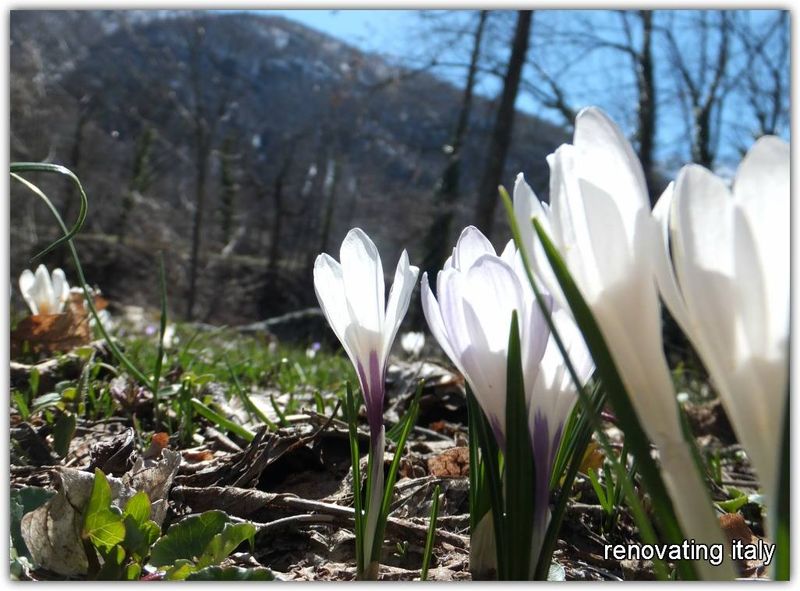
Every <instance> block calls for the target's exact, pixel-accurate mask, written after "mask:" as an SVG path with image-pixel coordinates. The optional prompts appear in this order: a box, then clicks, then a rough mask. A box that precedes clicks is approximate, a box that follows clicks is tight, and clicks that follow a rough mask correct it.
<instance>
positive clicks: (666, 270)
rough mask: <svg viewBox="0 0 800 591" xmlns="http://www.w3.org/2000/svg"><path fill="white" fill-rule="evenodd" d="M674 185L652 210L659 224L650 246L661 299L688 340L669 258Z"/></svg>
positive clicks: (688, 331) (683, 306) (684, 313)
mask: <svg viewBox="0 0 800 591" xmlns="http://www.w3.org/2000/svg"><path fill="white" fill-rule="evenodd" d="M674 188H675V183H670V184H669V185H667V188H666V189H665V190H664V192H663V193H662V194H661V197H659V199H658V201H657V202H656V205H655V207H654V208H653V218H654V219H655V221H656V222H657V223H658V224H659V232H658V238H659V239H658V240H656V241H654V242H655V243H654V244H653V246H652V249H653V251H654V257H653V259H654V260H653V263H654V270H655V273H656V282H657V283H658V288H659V291H660V292H661V297H662V298H663V299H664V303H665V304H666V305H667V308H669V311H670V313H671V314H672V316H673V318H675V321H676V322H677V323H678V325H679V326H680V327H681V329H682V330H683V332H684V333H686V335H687V336H689V338H692V337H691V326H690V324H689V318H688V311H687V310H686V303H685V302H684V301H683V294H682V293H681V290H680V287H679V286H678V280H677V277H676V276H675V271H674V269H673V264H672V257H671V256H670V219H671V216H672V209H673V207H672V206H673V198H672V196H673V194H674Z"/></svg>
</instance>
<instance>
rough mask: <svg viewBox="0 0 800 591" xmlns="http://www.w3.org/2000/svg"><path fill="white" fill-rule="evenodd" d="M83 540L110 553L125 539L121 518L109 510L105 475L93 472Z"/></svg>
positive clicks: (100, 472)
mask: <svg viewBox="0 0 800 591" xmlns="http://www.w3.org/2000/svg"><path fill="white" fill-rule="evenodd" d="M83 538H84V539H88V540H89V541H90V542H91V543H92V545H93V546H94V547H95V548H97V549H98V550H100V551H101V552H110V551H111V550H112V548H113V547H114V546H116V545H117V544H121V543H122V541H123V540H124V539H125V524H124V523H123V521H122V516H121V515H119V514H117V513H114V512H113V511H112V510H111V486H109V484H108V479H107V478H106V475H105V474H103V472H102V471H101V470H99V469H95V471H94V485H93V486H92V495H91V497H89V503H88V505H87V506H86V512H85V514H84V518H83Z"/></svg>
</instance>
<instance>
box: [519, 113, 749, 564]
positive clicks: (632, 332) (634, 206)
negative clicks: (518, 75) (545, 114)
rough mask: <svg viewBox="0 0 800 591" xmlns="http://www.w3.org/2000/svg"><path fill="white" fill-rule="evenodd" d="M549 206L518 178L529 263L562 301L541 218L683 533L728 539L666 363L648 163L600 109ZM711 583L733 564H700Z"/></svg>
mask: <svg viewBox="0 0 800 591" xmlns="http://www.w3.org/2000/svg"><path fill="white" fill-rule="evenodd" d="M548 163H549V164H550V206H549V207H547V206H545V205H543V204H541V203H540V202H539V200H538V199H537V198H536V196H535V195H534V193H533V191H532V190H531V189H530V187H528V185H527V184H526V183H525V181H524V179H523V178H522V176H521V175H520V176H519V177H518V179H517V183H516V186H515V188H514V200H515V211H516V213H517V215H518V217H519V220H520V221H519V223H520V226H521V229H522V235H523V240H524V241H525V244H526V245H527V248H528V250H529V255H530V256H531V259H532V263H533V265H534V267H535V270H536V272H537V273H538V274H540V275H541V277H542V279H543V282H544V283H545V284H546V285H547V286H548V288H549V289H550V290H551V291H552V293H553V294H554V295H555V297H556V300H557V301H560V302H562V303H563V302H564V299H563V295H562V292H561V290H560V288H559V287H558V284H557V282H556V281H555V279H554V276H553V273H552V270H551V269H550V265H549V263H548V261H547V260H546V258H545V257H544V252H543V250H542V248H541V244H540V243H539V241H538V239H535V238H534V236H533V231H532V230H531V229H530V227H529V226H530V223H529V222H528V221H527V220H528V219H530V218H531V217H535V218H537V219H539V220H540V221H541V223H542V225H543V227H544V228H545V229H546V231H547V233H548V235H549V236H550V238H551V239H552V240H553V242H554V244H555V245H556V247H557V248H558V249H559V251H560V253H561V255H562V257H563V258H564V260H565V262H566V264H567V267H568V269H569V271H570V273H571V274H572V277H573V278H574V280H575V282H576V284H577V285H578V288H579V289H580V291H581V294H582V295H583V297H584V299H585V300H586V302H587V304H588V305H589V307H590V308H591V310H592V313H593V314H594V317H595V319H596V320H597V323H598V325H599V327H600V330H601V331H602V333H603V336H604V338H605V341H606V343H607V345H608V347H609V350H610V351H611V354H612V355H613V357H614V361H615V363H616V366H617V368H618V370H619V372H620V377H621V378H622V381H623V382H624V384H625V387H626V389H627V391H628V393H629V394H630V396H631V402H632V404H633V406H634V409H635V410H636V414H637V415H638V417H639V419H640V421H641V425H642V427H643V429H644V430H645V432H646V433H647V435H648V437H649V438H650V440H651V441H652V442H653V443H654V444H655V445H656V446H657V447H658V450H659V457H660V460H661V465H662V474H663V477H664V482H665V485H666V487H667V489H668V491H669V492H670V495H671V497H672V499H673V502H674V504H675V509H676V512H677V516H678V519H679V521H680V523H681V525H682V527H683V531H684V534H686V535H687V537H689V538H694V539H696V540H697V541H698V542H704V543H722V542H723V538H722V533H721V531H720V529H719V525H718V522H717V519H716V516H715V515H714V511H713V508H712V506H711V504H710V503H709V502H705V501H704V499H708V493H707V490H706V487H705V485H704V483H703V481H702V479H701V477H700V475H699V473H698V471H697V470H696V469H695V468H694V465H695V464H694V460H693V456H692V452H691V449H690V447H689V445H688V443H687V442H686V441H685V439H684V436H683V430H682V427H681V421H680V416H679V414H678V413H679V409H678V405H677V401H676V398H675V389H674V386H673V382H672V378H671V375H670V371H669V367H668V366H667V362H666V358H665V357H664V351H663V343H662V337H661V309H660V304H659V299H658V292H657V289H656V278H655V275H656V269H655V267H656V265H657V264H658V259H659V257H660V251H661V248H660V242H659V237H658V234H659V228H658V223H657V221H656V220H655V219H654V218H653V216H652V213H651V211H650V205H649V198H648V193H647V186H646V184H645V179H644V174H643V171H642V167H641V164H640V163H639V160H638V158H637V157H636V154H635V152H634V150H633V148H632V147H631V145H630V143H629V142H628V141H627V139H626V138H625V136H624V135H623V134H622V132H621V131H620V130H619V128H618V127H617V126H616V125H615V124H614V123H613V122H612V121H611V120H610V119H609V118H608V117H607V116H606V115H605V114H604V113H602V111H600V110H599V109H596V108H589V109H584V110H583V111H581V112H580V113H579V114H578V117H577V118H576V121H575V135H574V141H573V143H572V144H565V145H562V146H560V147H559V148H558V149H557V150H556V152H555V154H551V155H550V156H549V157H548ZM696 566H697V568H698V569H699V572H700V573H701V576H703V577H704V578H719V577H721V576H724V577H729V578H732V577H733V576H734V570H733V568H732V566H731V565H730V564H729V563H727V562H726V563H723V566H721V567H713V566H711V565H710V564H708V563H706V562H704V561H698V562H697V563H696Z"/></svg>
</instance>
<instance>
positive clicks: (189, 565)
mask: <svg viewBox="0 0 800 591" xmlns="http://www.w3.org/2000/svg"><path fill="white" fill-rule="evenodd" d="M196 570H197V566H196V565H195V563H194V562H192V561H191V560H186V559H184V558H181V559H180V560H176V561H175V564H173V565H172V566H171V567H170V568H168V569H167V572H165V573H164V580H165V581H185V580H186V578H187V577H188V576H189V575H191V574H192V573H193V572H195V571H196Z"/></svg>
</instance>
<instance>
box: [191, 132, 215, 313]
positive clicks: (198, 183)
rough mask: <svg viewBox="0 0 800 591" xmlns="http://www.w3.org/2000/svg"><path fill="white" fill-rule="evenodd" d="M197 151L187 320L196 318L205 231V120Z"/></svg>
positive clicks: (197, 135)
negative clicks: (201, 253) (202, 237)
mask: <svg viewBox="0 0 800 591" xmlns="http://www.w3.org/2000/svg"><path fill="white" fill-rule="evenodd" d="M195 141H196V146H195V148H196V151H195V157H196V160H195V210H194V222H193V225H192V247H191V256H190V259H189V292H188V293H187V297H186V320H192V319H193V318H194V307H195V302H196V300H197V297H196V290H197V271H198V269H197V267H198V265H199V257H200V238H201V236H202V231H203V213H204V210H205V203H206V168H207V164H208V154H209V151H210V150H209V147H208V138H207V137H206V131H205V122H199V123H198V127H197V132H196V140H195Z"/></svg>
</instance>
